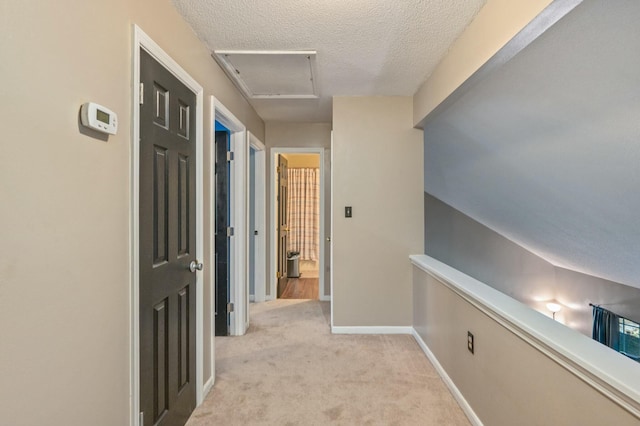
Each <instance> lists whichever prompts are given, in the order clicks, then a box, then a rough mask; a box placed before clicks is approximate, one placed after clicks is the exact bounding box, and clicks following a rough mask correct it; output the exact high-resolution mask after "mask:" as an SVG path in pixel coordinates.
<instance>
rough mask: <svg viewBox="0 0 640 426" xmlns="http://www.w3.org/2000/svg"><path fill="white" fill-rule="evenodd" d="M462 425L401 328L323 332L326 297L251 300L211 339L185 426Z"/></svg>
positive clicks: (439, 383) (464, 422)
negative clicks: (239, 327) (236, 320)
mask: <svg viewBox="0 0 640 426" xmlns="http://www.w3.org/2000/svg"><path fill="white" fill-rule="evenodd" d="M326 424H335V425H468V424H469V422H468V421H467V419H466V417H465V416H464V414H463V412H462V410H461V409H460V407H459V406H458V405H457V403H456V402H455V400H454V399H453V397H452V396H451V394H450V393H449V391H448V389H447V388H446V386H445V385H444V383H443V382H442V380H441V379H440V377H439V376H438V374H437V373H436V371H435V370H434V368H433V366H432V365H431V364H430V363H429V361H428V360H427V358H426V357H425V356H424V354H423V352H422V351H421V350H420V348H419V347H418V345H417V343H416V342H415V341H414V339H413V337H411V336H401V335H385V336H352V335H331V334H330V331H329V304H328V303H327V302H319V301H309V300H276V301H272V302H266V303H260V304H251V327H250V328H249V331H248V333H247V334H246V335H245V336H242V337H224V338H216V383H215V385H214V387H213V389H212V391H211V392H210V393H209V395H208V396H207V397H206V399H205V401H204V403H203V404H202V405H201V406H200V407H198V408H197V409H196V410H195V411H194V413H193V415H192V416H191V419H190V420H189V422H188V423H187V425H188V426H203V425H326Z"/></svg>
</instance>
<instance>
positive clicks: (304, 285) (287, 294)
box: [280, 278, 319, 300]
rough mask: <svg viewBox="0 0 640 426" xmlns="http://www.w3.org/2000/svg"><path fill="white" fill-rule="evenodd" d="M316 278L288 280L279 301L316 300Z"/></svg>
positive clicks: (317, 280)
mask: <svg viewBox="0 0 640 426" xmlns="http://www.w3.org/2000/svg"><path fill="white" fill-rule="evenodd" d="M318 282H319V279H318V278H289V280H288V281H287V286H286V287H285V288H284V291H283V292H282V295H281V296H280V298H281V299H312V300H318Z"/></svg>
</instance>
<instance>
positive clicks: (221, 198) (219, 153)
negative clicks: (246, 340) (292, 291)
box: [215, 131, 229, 336]
mask: <svg viewBox="0 0 640 426" xmlns="http://www.w3.org/2000/svg"><path fill="white" fill-rule="evenodd" d="M215 144H216V147H215V149H216V165H215V169H216V234H215V245H216V247H215V255H216V278H215V297H216V312H215V326H216V327H215V328H216V330H215V335H216V336H228V335H229V312H227V303H229V237H228V236H227V228H228V226H229V163H228V162H227V152H228V151H229V133H228V132H224V131H216V139H215Z"/></svg>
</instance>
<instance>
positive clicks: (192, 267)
mask: <svg viewBox="0 0 640 426" xmlns="http://www.w3.org/2000/svg"><path fill="white" fill-rule="evenodd" d="M189 270H190V271H191V272H195V271H196V270H198V271H202V262H198V261H197V260H192V261H191V263H190V264H189Z"/></svg>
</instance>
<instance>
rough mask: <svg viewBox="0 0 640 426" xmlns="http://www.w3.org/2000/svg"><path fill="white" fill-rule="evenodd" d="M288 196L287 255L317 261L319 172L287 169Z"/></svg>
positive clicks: (315, 170)
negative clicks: (294, 252)
mask: <svg viewBox="0 0 640 426" xmlns="http://www.w3.org/2000/svg"><path fill="white" fill-rule="evenodd" d="M287 177H288V179H289V182H288V185H289V188H288V196H287V204H288V206H287V224H288V225H289V251H298V252H300V259H302V260H318V245H319V241H318V238H319V231H320V217H319V216H320V170H319V169H311V168H300V169H297V168H290V169H288V171H287Z"/></svg>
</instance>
